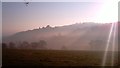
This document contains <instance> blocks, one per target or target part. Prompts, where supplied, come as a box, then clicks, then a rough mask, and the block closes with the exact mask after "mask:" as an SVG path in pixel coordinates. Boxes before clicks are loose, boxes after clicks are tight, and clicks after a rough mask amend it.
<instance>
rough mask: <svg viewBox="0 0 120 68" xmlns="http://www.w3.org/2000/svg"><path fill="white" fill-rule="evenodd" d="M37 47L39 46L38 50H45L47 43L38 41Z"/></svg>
mask: <svg viewBox="0 0 120 68" xmlns="http://www.w3.org/2000/svg"><path fill="white" fill-rule="evenodd" d="M38 45H39V48H40V49H46V45H47V42H46V41H44V40H40V41H39V42H38Z"/></svg>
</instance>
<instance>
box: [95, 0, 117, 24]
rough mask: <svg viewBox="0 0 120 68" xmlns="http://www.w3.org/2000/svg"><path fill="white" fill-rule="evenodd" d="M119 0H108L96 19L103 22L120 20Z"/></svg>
mask: <svg viewBox="0 0 120 68" xmlns="http://www.w3.org/2000/svg"><path fill="white" fill-rule="evenodd" d="M118 1H119V0H116V1H106V2H104V3H103V5H102V8H101V10H100V11H99V13H98V15H97V17H96V21H97V22H101V23H111V22H117V21H118Z"/></svg>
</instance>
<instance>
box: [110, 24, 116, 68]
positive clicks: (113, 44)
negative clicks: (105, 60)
mask: <svg viewBox="0 0 120 68" xmlns="http://www.w3.org/2000/svg"><path fill="white" fill-rule="evenodd" d="M116 25H117V24H116V23H115V24H114V33H113V41H112V58H111V65H112V66H114V56H115V54H114V53H115V37H116Z"/></svg>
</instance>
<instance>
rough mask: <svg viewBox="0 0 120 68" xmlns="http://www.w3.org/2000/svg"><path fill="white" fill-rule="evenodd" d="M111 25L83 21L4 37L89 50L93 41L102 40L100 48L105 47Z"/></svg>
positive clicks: (49, 46) (52, 47) (51, 46)
mask: <svg viewBox="0 0 120 68" xmlns="http://www.w3.org/2000/svg"><path fill="white" fill-rule="evenodd" d="M110 27H111V23H109V24H98V23H82V24H72V25H66V26H58V27H51V26H49V25H47V26H46V27H43V28H38V29H33V30H28V31H23V32H19V33H16V34H14V35H12V36H10V37H7V38H3V42H6V43H7V42H10V41H12V42H15V43H18V42H20V41H28V42H34V41H39V40H45V41H46V42H47V44H48V45H47V48H49V49H61V47H62V46H66V47H67V49H70V50H71V49H72V50H80V49H82V50H86V49H87V50H89V49H91V46H90V43H91V42H95V43H96V42H98V43H99V42H102V44H101V43H100V44H99V46H98V48H100V47H101V49H104V48H105V47H104V46H105V45H106V42H107V39H108V35H109V31H110Z"/></svg>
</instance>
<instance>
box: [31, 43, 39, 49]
mask: <svg viewBox="0 0 120 68" xmlns="http://www.w3.org/2000/svg"><path fill="white" fill-rule="evenodd" d="M38 46H39V45H38V43H37V42H32V43H31V48H32V49H37V48H38Z"/></svg>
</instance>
